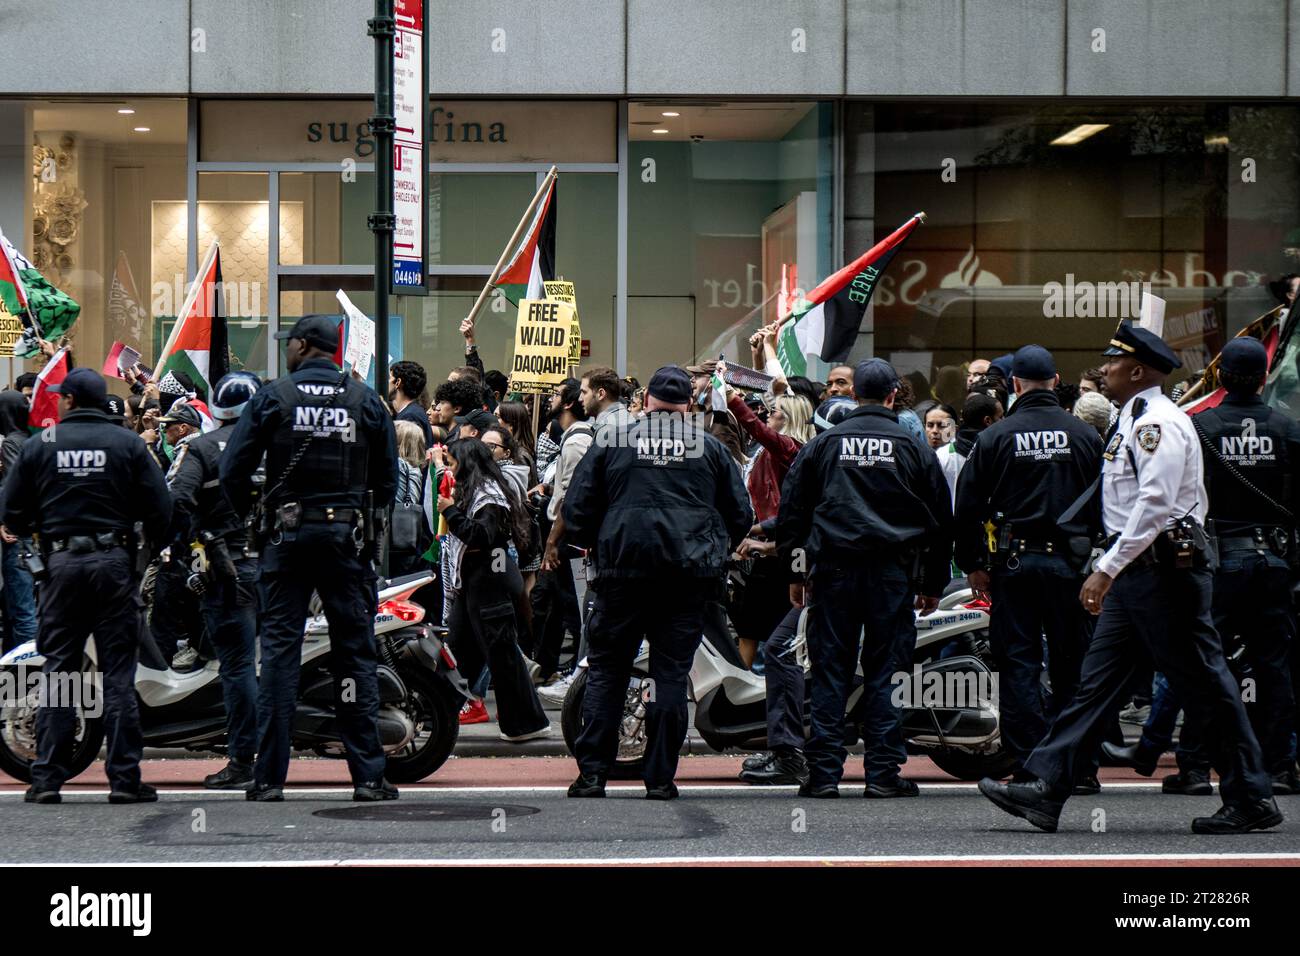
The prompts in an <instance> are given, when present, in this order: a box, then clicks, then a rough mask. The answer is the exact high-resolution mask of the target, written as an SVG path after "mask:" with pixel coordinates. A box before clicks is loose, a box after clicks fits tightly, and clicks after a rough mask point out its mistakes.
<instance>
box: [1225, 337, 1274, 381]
mask: <svg viewBox="0 0 1300 956" xmlns="http://www.w3.org/2000/svg"><path fill="white" fill-rule="evenodd" d="M1219 369H1220V370H1221V371H1224V372H1229V373H1231V374H1233V375H1248V376H1251V377H1252V378H1257V379H1258V378H1263V376H1264V373H1265V372H1267V371H1268V350H1267V349H1265V348H1264V343H1263V342H1261V341H1260V340H1259V339H1257V338H1254V337H1252V336H1249V335H1240V336H1238V337H1237V338H1235V339H1232V340H1231V341H1229V342H1228V344H1227V345H1225V346H1224V347H1223V352H1222V353H1221V354H1220V355H1219Z"/></svg>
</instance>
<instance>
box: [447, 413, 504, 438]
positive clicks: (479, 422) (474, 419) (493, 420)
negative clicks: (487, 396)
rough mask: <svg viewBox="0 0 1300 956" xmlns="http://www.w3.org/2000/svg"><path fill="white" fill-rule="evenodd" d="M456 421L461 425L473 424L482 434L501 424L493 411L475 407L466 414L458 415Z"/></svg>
mask: <svg viewBox="0 0 1300 956" xmlns="http://www.w3.org/2000/svg"><path fill="white" fill-rule="evenodd" d="M456 422H457V424H460V425H472V426H473V427H474V428H476V429H478V433H479V434H480V435H482V434H483V433H484V432H485V431H487V430H488V429H489V428H492V427H493V426H495V425H499V424H500V422H498V421H497V417H496V416H495V415H493V414H492V413H491V412H485V411H483V409H481V408H474V409H471V410H470V411H468V412H466V413H465V414H464V415H457V416H456Z"/></svg>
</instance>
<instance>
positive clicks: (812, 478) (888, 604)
mask: <svg viewBox="0 0 1300 956" xmlns="http://www.w3.org/2000/svg"><path fill="white" fill-rule="evenodd" d="M899 386H900V382H899V379H898V375H897V373H895V371H894V369H893V366H891V365H890V364H889V363H888V362H886V361H884V360H883V359H870V360H868V361H866V362H862V363H860V364H859V365H858V366H857V368H855V369H854V372H853V394H854V395H855V396H856V398H857V404H858V407H857V408H856V409H855V410H854V411H852V412H851V413H849V415H848V416H846V417H845V418H844V420H843V421H841V422H840V424H839V425H837V426H835V427H834V428H832V429H830V430H829V431H825V432H823V433H822V434H820V435H818V436H817V437H816V438H814V439H813V440H812V441H810V442H808V444H806V445H804V447H803V448H802V449H800V451H799V454H798V456H796V458H795V460H794V464H792V465H791V467H790V471H789V473H788V474H787V475H786V478H785V483H784V484H783V485H782V488H781V508H780V511H779V513H778V515H777V526H776V539H777V547H778V550H779V552H780V554H781V555H782V557H783V558H784V560H785V561H786V562H787V563H786V565H785V566H786V567H787V568H790V569H791V570H792V571H795V572H797V571H801V570H803V569H804V568H805V567H806V568H807V571H808V584H809V591H810V594H809V595H808V625H807V634H808V653H809V656H810V658H811V661H812V700H811V707H810V710H811V717H812V728H811V732H810V734H809V738H808V745H807V748H806V750H805V754H806V756H807V759H808V772H809V779H808V782H807V783H805V784H803V785H802V786H801V787H800V788H799V793H800V794H801V795H803V796H811V797H817V798H821V797H838V796H839V780H840V777H841V776H842V775H843V773H844V757H845V752H846V751H845V747H844V709H845V704H846V702H847V700H848V696H849V692H850V690H852V687H853V672H854V660H855V658H857V656H858V642H859V638H860V637H861V636H862V632H863V628H864V627H865V628H866V636H865V640H864V641H863V644H862V672H863V674H864V676H865V683H864V687H863V694H864V695H865V696H866V697H867V701H868V704H867V706H868V714H869V717H868V721H867V723H868V725H869V726H867V728H866V732H865V734H864V737H865V738H866V739H865V741H864V742H865V744H866V746H867V759H866V760H865V763H866V765H867V767H866V769H867V789H866V791H865V795H866V796H869V797H909V796H915V795H916V794H917V792H918V790H917V787H916V784H914V783H912V782H911V781H910V780H903V779H902V778H901V777H899V775H898V771H899V767H900V766H901V765H902V763H903V761H904V760H906V758H907V754H906V752H905V750H904V749H903V740H902V733H901V731H900V729H899V728H900V721H901V710H900V708H898V707H897V706H894V705H893V704H892V703H891V702H890V700H889V698H890V696H891V692H892V691H893V689H894V687H893V681H892V678H893V675H895V674H896V673H898V672H900V671H904V672H905V671H906V670H907V669H908V662H909V661H910V660H911V655H912V650H913V648H914V646H915V644H916V622H915V617H914V615H913V608H914V607H915V608H918V609H920V610H921V611H922V613H924V614H928V613H930V612H932V611H933V610H934V609H935V608H936V607H938V605H939V597H940V595H942V594H943V589H944V588H945V587H946V586H947V584H948V580H949V560H950V557H951V554H952V497H951V492H950V491H949V490H948V483H947V482H946V481H945V480H944V477H943V472H942V471H941V470H940V468H939V462H938V460H937V459H936V458H935V456H934V453H933V452H932V451H931V450H930V448H929V446H927V445H925V444H924V443H923V442H922V441H921V440H920V439H919V438H916V437H914V436H913V433H912V432H911V431H910V430H909V429H907V428H906V427H905V426H903V425H900V424H899V421H898V416H897V414H895V412H894V400H895V398H896V397H897V395H898V389H899ZM790 597H791V603H793V604H795V605H802V604H803V603H804V597H805V589H804V585H803V584H802V583H797V584H792V585H791V586H790Z"/></svg>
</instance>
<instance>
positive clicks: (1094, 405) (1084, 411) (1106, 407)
mask: <svg viewBox="0 0 1300 956" xmlns="http://www.w3.org/2000/svg"><path fill="white" fill-rule="evenodd" d="M1073 412H1074V416H1075V417H1076V418H1081V419H1083V420H1084V421H1085V422H1087V423H1088V424H1089V425H1091V426H1092V427H1093V428H1095V429H1097V433H1098V434H1099V435H1105V434H1106V433H1107V432H1109V431H1110V424H1111V422H1113V421H1114V420H1115V417H1116V415H1117V414H1118V412H1117V411H1116V409H1115V406H1114V405H1112V404H1111V401H1110V399H1109V398H1107V397H1106V396H1105V395H1103V394H1102V393H1101V392H1098V391H1085V392H1083V393H1082V394H1081V395H1080V396H1079V398H1078V400H1077V401H1075V403H1074V409H1073Z"/></svg>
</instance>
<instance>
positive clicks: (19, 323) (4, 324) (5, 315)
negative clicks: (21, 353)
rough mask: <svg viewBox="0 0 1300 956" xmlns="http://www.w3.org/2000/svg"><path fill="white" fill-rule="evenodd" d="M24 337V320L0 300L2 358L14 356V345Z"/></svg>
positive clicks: (0, 347)
mask: <svg viewBox="0 0 1300 956" xmlns="http://www.w3.org/2000/svg"><path fill="white" fill-rule="evenodd" d="M22 337H23V320H22V319H20V318H18V316H16V315H13V314H12V313H11V312H10V311H9V310H8V309H6V308H5V306H4V303H3V302H0V358H13V357H14V346H15V345H17V344H18V340H19V339H20V338H22Z"/></svg>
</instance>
